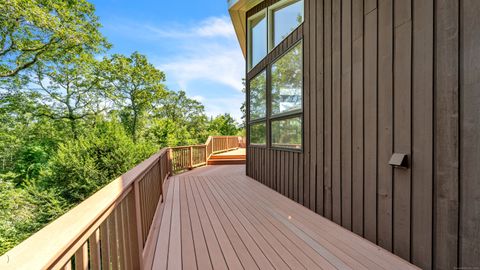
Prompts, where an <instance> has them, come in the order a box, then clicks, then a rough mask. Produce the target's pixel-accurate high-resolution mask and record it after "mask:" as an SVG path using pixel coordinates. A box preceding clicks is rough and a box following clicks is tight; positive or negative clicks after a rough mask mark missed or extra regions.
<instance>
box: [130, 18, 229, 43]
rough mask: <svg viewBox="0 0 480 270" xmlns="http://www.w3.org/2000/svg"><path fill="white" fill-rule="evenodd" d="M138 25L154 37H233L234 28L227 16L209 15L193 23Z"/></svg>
mask: <svg viewBox="0 0 480 270" xmlns="http://www.w3.org/2000/svg"><path fill="white" fill-rule="evenodd" d="M138 26H140V27H143V28H144V29H145V30H147V31H150V32H151V34H154V35H155V37H156V38H198V37H210V38H216V37H224V38H232V37H235V30H234V28H233V26H232V24H231V23H230V19H229V18H227V17H210V18H207V19H205V20H203V21H201V22H199V23H197V24H195V25H178V24H176V25H169V26H161V27H159V26H154V25H143V26H142V25H138ZM138 26H137V27H138ZM150 37H152V36H151V35H150Z"/></svg>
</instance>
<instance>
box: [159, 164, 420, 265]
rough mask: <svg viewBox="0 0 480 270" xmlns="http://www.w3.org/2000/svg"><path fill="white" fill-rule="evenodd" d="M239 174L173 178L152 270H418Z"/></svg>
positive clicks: (201, 172)
mask: <svg viewBox="0 0 480 270" xmlns="http://www.w3.org/2000/svg"><path fill="white" fill-rule="evenodd" d="M241 168H245V167H244V166H238V165H235V166H211V167H210V166H209V167H206V168H203V169H197V170H198V171H197V173H198V175H197V173H196V170H193V171H191V172H189V173H188V174H183V175H179V176H176V177H173V178H170V180H169V182H170V183H169V190H168V192H167V196H166V198H165V202H164V207H163V212H162V215H161V217H159V218H161V225H160V231H159V234H158V239H157V241H156V244H157V245H156V250H155V256H154V262H153V267H152V269H197V268H198V269H416V268H415V267H414V266H413V265H411V264H409V263H408V262H406V261H403V260H402V259H400V258H399V257H397V256H395V255H393V254H391V253H389V252H388V251H386V250H384V249H381V248H380V247H378V246H376V245H374V244H373V243H371V242H369V241H367V240H365V239H362V238H361V237H359V236H357V235H355V234H353V233H351V232H350V231H347V230H345V229H343V228H341V227H340V226H338V225H336V224H334V223H333V222H331V221H329V220H327V219H325V218H323V217H321V216H319V215H317V214H316V213H314V212H312V211H310V210H309V209H307V208H305V207H303V206H301V205H300V204H297V203H295V202H293V201H291V200H290V199H288V198H286V197H284V196H282V195H281V194H279V193H277V192H275V191H273V190H271V189H269V188H268V187H266V186H264V185H262V184H261V183H258V182H256V181H255V180H253V179H251V178H249V177H247V176H245V174H244V169H241Z"/></svg>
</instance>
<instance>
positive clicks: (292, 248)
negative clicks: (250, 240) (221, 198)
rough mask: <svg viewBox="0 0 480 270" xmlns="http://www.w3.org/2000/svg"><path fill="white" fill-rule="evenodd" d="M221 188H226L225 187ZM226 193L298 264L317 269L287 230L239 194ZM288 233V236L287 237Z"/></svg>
mask: <svg viewBox="0 0 480 270" xmlns="http://www.w3.org/2000/svg"><path fill="white" fill-rule="evenodd" d="M219 181H224V179H219ZM222 186H225V187H227V185H222ZM227 188H228V187H227ZM226 192H229V193H230V194H231V196H232V197H231V198H232V199H234V198H233V196H235V200H236V201H237V203H239V204H240V205H243V206H244V207H245V210H246V211H249V212H251V213H252V215H253V216H254V217H255V218H257V220H259V221H260V222H262V224H265V227H266V228H270V231H271V232H272V233H273V235H274V236H276V239H277V240H278V242H279V243H281V244H282V245H283V246H284V248H285V249H286V250H288V251H289V252H290V254H291V255H292V256H294V257H295V258H296V259H297V260H298V262H299V263H301V264H302V265H303V266H304V267H305V268H306V269H315V268H319V265H318V264H315V262H314V261H313V260H312V259H311V258H309V257H308V256H307V255H306V254H305V253H304V252H303V250H302V249H301V248H299V247H298V245H297V243H298V241H297V243H295V241H294V240H292V239H291V237H292V234H291V232H288V230H285V229H284V228H281V226H279V225H281V224H274V223H275V221H274V220H272V219H271V218H268V217H267V216H265V215H264V214H262V213H261V212H260V211H258V209H256V208H255V206H253V205H252V204H250V203H249V202H248V201H246V200H242V198H241V197H240V194H239V193H237V194H235V193H236V192H233V191H232V190H228V191H226ZM233 194H235V195H233ZM282 229H283V230H282ZM289 233H290V235H288V234H289ZM289 236H290V237H289ZM293 237H295V236H293ZM272 244H274V243H272Z"/></svg>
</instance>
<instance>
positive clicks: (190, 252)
mask: <svg viewBox="0 0 480 270" xmlns="http://www.w3.org/2000/svg"><path fill="white" fill-rule="evenodd" d="M179 182H180V183H179V184H180V194H179V196H180V212H181V213H180V215H181V216H180V218H181V226H182V228H181V229H182V234H181V239H182V266H183V268H184V269H192V270H195V269H197V261H196V256H195V247H194V242H193V233H192V232H193V229H192V225H191V219H190V210H189V205H188V200H187V192H186V188H185V181H179ZM200 233H201V235H200V236H201V237H203V232H200ZM202 269H204V268H202Z"/></svg>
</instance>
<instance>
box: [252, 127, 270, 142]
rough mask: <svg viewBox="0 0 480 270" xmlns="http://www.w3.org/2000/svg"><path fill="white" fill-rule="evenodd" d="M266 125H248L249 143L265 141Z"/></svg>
mask: <svg viewBox="0 0 480 270" xmlns="http://www.w3.org/2000/svg"><path fill="white" fill-rule="evenodd" d="M266 130H267V128H266V125H265V123H258V124H253V125H250V144H263V145H264V144H265V142H266V137H267V136H266Z"/></svg>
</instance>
